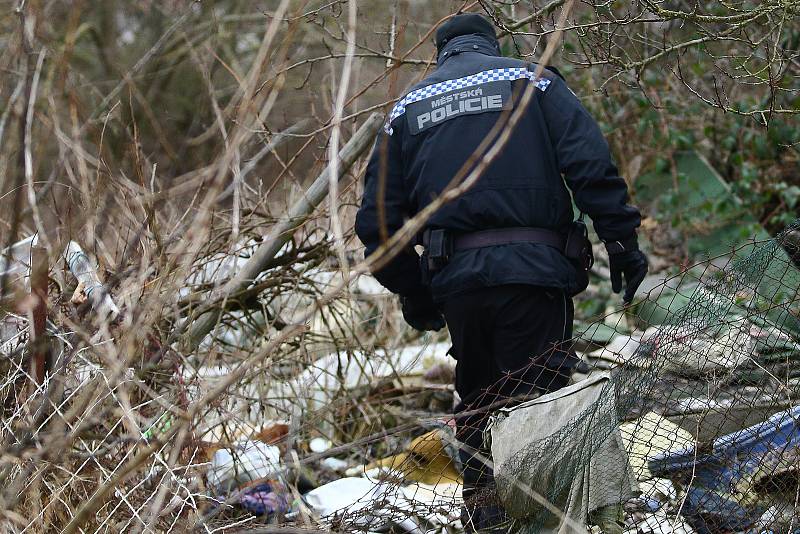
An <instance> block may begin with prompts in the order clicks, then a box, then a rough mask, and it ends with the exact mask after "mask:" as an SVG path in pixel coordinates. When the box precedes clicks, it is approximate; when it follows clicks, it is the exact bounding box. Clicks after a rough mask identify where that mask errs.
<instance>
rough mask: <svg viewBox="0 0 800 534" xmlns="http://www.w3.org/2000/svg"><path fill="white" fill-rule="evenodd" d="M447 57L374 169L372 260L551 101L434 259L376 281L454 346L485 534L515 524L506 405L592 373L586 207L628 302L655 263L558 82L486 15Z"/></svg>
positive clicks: (398, 265)
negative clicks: (575, 369) (510, 515)
mask: <svg viewBox="0 0 800 534" xmlns="http://www.w3.org/2000/svg"><path fill="white" fill-rule="evenodd" d="M436 47H437V50H438V60H437V68H436V70H435V71H434V72H433V73H431V74H430V75H429V76H428V77H427V78H425V79H424V80H423V81H422V82H420V83H419V84H417V85H416V86H414V87H413V88H412V89H411V90H410V91H409V92H408V93H407V94H406V95H405V96H404V97H403V98H402V99H400V100H399V101H398V103H397V104H396V105H395V106H394V108H393V110H392V111H391V114H390V116H389V119H388V121H387V123H386V125H385V127H384V131H383V132H381V133H380V135H379V136H378V140H377V142H376V145H375V148H374V151H373V153H372V156H371V160H370V162H369V164H368V167H367V172H366V178H365V190H364V197H363V201H362V205H361V208H360V210H359V212H358V216H357V219H356V232H357V234H358V236H359V238H360V239H361V241H362V242H363V243H364V245H365V247H366V254H367V255H369V254H371V253H372V252H374V251H375V250H376V249H377V248H379V247H380V246H381V244H382V243H384V242H385V239H386V238H387V237H391V236H392V235H393V234H394V233H395V232H396V231H398V230H399V229H400V228H401V227H402V226H403V224H404V222H405V221H406V220H407V219H408V218H409V217H412V216H414V215H415V214H416V213H418V212H419V210H421V209H423V208H424V207H425V206H426V205H428V204H429V203H430V202H431V201H432V200H433V199H435V198H436V197H437V196H439V195H440V194H441V192H442V191H443V190H444V189H445V187H446V186H447V185H448V183H449V182H450V181H451V180H452V179H453V177H454V176H456V174H457V173H458V172H459V170H460V169H461V168H462V167H463V166H464V165H465V164H466V165H470V163H469V162H468V160H469V158H470V156H472V155H473V153H474V152H475V151H476V148H477V147H478V146H479V145H480V143H481V141H483V139H484V137H486V136H487V134H489V132H490V131H491V130H492V128H493V126H495V123H496V122H497V121H498V119H499V118H500V117H501V116H502V113H503V112H504V110H506V112H507V113H508V112H509V111H508V110H513V109H515V106H518V105H520V104H519V100H520V95H521V93H522V92H523V90H524V89H525V87H526V86H527V85H528V84H535V86H536V89H535V93H534V96H533V98H531V99H530V100H529V102H528V104H527V106H526V108H525V109H524V110H523V113H522V115H521V117H520V120H519V121H518V123H517V124H516V126H515V128H514V130H513V134H512V137H511V138H510V139H509V140H508V142H507V143H506V145H505V146H504V147H503V149H502V151H501V152H500V153H499V154H498V155H497V157H496V158H495V159H493V160H492V161H491V162H490V163H489V165H488V166H487V168H486V169H485V170H484V172H483V173H482V174H481V176H480V178H479V179H478V181H477V183H476V184H475V185H474V186H473V187H471V188H470V189H469V190H468V191H467V192H466V193H465V194H463V195H461V196H460V197H458V198H457V199H455V200H453V201H451V202H449V203H447V204H445V205H444V206H443V207H441V208H440V209H439V210H437V211H436V212H435V214H434V215H433V216H432V217H431V218H430V219H429V220H428V221H427V223H426V226H425V231H424V233H423V234H422V235H421V236H419V243H418V244H422V245H424V247H425V252H424V254H423V256H422V258H420V257H419V255H418V254H417V252H416V251H415V249H414V248H413V247H412V246H409V247H407V248H406V249H404V250H403V251H402V252H401V253H399V254H398V255H396V256H395V257H394V258H393V260H392V261H391V262H389V263H388V264H387V265H385V266H384V267H382V268H381V269H379V270H376V271H375V272H374V273H373V274H374V276H375V277H376V278H377V280H378V281H379V282H380V283H381V284H383V285H384V286H385V287H386V288H387V289H389V290H390V291H392V292H393V293H397V294H398V295H400V299H401V302H402V310H403V316H404V318H405V320H406V322H408V324H409V325H411V326H412V327H414V328H415V329H417V330H423V331H424V330H439V329H441V328H443V327H444V326H445V321H446V324H447V326H448V329H449V331H450V336H451V340H452V349H451V354H452V356H453V357H454V358H455V359H456V360H457V365H456V391H457V392H458V394H459V397H460V403H459V405H458V406H457V407H456V409H455V411H456V427H457V432H456V436H457V438H458V439H459V441H460V442H461V446H462V450H461V457H462V462H463V464H464V473H463V474H464V499H465V512H464V516H463V517H464V521H465V522H466V523H467V524H466V525H465V526H466V528H467V529H468V530H472V531H474V530H476V529H483V528H487V527H491V526H492V525H496V524H497V522H498V521H499V520H500V518H499V514H501V511H500V510H499V508H498V507H497V505H496V504H493V503H492V502H491V499H490V497H489V496H490V495H491V484H492V475H491V470H489V469H487V468H486V462H485V461H484V460H485V458H486V457H487V456H488V454H489V453H488V451H486V450H484V449H483V441H482V432H483V430H484V428H485V423H486V414H487V413H488V412H489V411H491V410H492V409H494V408H496V407H497V405H498V402H504V401H507V400H508V399H516V400H517V401H518V400H521V399H523V398H524V397H525V396H526V395H530V394H532V393H534V392H548V391H553V390H555V389H558V388H560V387H563V386H564V385H566V384H567V382H568V380H569V375H570V370H571V367H572V366H573V365H574V364H575V363H576V361H577V359H576V358H575V356H574V355H573V354H571V352H570V351H569V350H568V348H567V346H566V343H565V341H566V340H569V339H570V338H571V337H572V320H573V306H572V300H571V296H572V295H574V294H575V293H576V292H578V291H580V290H581V289H582V287H581V286H582V285H583V284H582V283H581V277H582V276H583V277H585V274H586V273H585V272H581V270H582V266H583V268H585V267H586V265H585V264H581V262H580V261H576V260H575V258H574V257H571V256H570V255H569V254H568V253H567V249H568V247H569V245H568V243H567V241H568V240H569V239H573V235H574V232H571V229H574V227H575V224H574V222H573V219H574V217H573V208H572V200H574V203H575V205H576V206H577V207H578V209H579V210H580V211H581V212H582V213H585V214H588V215H589V217H591V219H592V221H593V223H594V228H595V231H596V233H597V235H598V236H599V237H600V239H601V240H603V242H604V243H605V245H606V247H607V249H608V253H609V261H610V270H611V281H612V288H613V290H614V291H615V292H617V293H619V292H620V291H622V289H623V278H624V279H625V286H626V287H625V288H624V289H625V293H624V297H623V300H624V301H625V302H630V300H631V299H632V298H633V295H634V293H635V292H636V289H637V287H638V286H639V284H640V283H641V281H642V279H643V278H644V276H645V275H646V273H647V258H646V257H645V255H644V254H643V253H642V252H640V251H639V248H638V245H637V237H636V229H637V227H638V226H639V223H640V215H639V211H638V210H637V209H636V208H634V207H633V206H630V205H629V204H627V201H628V190H627V186H626V184H625V181H624V180H623V179H622V178H621V177H620V176H619V174H618V171H617V168H616V166H615V165H614V163H613V162H612V159H611V155H610V153H609V148H608V145H607V143H606V141H605V140H604V138H603V135H602V134H601V132H600V129H599V128H598V126H597V124H596V123H595V121H594V120H593V119H592V117H591V116H590V115H589V113H587V111H586V110H585V109H584V108H583V106H581V104H580V102H579V101H578V99H577V98H576V96H575V95H574V94H573V93H572V91H571V90H570V89H569V88H568V87H567V84H566V83H565V82H564V80H563V79H562V78H561V77H560V75H559V74H558V72H557V71H555V70H544V72H543V74H541V75H540V77H539V78H536V77H535V74H534V71H535V69H536V65H531V64H530V63H526V62H524V61H521V60H518V59H511V58H505V57H502V56H501V54H500V46H499V43H498V41H497V37H496V34H495V31H494V27H493V25H492V24H491V23H490V22H489V21H488V20H487V19H485V18H484V17H482V16H481V15H478V14H472V13H470V14H461V15H456V16H454V17H452V18H451V19H449V20H448V21H447V22H446V23H445V24H444V25H442V26H441V27H440V28H439V30H438V32H437V34H436ZM473 165H474V163H473ZM570 191H571V193H572V196H570ZM412 245H413V244H412ZM584 284H585V281H584Z"/></svg>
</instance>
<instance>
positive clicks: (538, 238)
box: [453, 228, 566, 252]
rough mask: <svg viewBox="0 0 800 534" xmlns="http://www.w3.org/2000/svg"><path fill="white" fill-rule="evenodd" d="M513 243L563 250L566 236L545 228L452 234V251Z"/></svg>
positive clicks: (503, 229) (499, 229)
mask: <svg viewBox="0 0 800 534" xmlns="http://www.w3.org/2000/svg"><path fill="white" fill-rule="evenodd" d="M513 243H538V244H541V245H548V246H551V247H553V248H557V249H558V250H560V251H562V252H563V251H564V248H565V247H566V238H565V237H564V236H562V235H561V234H559V233H557V232H554V231H553V230H547V229H545V228H496V229H492V230H482V231H480V232H472V233H469V234H460V235H455V236H453V251H454V252H456V251H459V250H469V249H473V248H484V247H494V246H497V245H510V244H513Z"/></svg>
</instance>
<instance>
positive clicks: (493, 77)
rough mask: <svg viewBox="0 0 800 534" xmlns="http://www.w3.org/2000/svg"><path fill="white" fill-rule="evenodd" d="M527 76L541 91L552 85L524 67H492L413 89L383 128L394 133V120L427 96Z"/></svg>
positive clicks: (396, 107) (396, 106) (394, 109)
mask: <svg viewBox="0 0 800 534" xmlns="http://www.w3.org/2000/svg"><path fill="white" fill-rule="evenodd" d="M523 78H527V79H529V80H531V81H533V82H534V83H535V84H536V87H537V88H538V89H539V90H540V91H545V90H546V89H547V87H548V86H549V85H550V80H549V79H547V78H542V77H539V78H535V73H534V72H532V71H530V70H528V69H527V68H524V67H514V68H504V69H491V70H485V71H483V72H479V73H477V74H472V75H470V76H465V77H463V78H456V79H454V80H445V81H443V82H439V83H434V84H431V85H426V86H425V87H420V88H419V89H415V90H414V91H411V92H410V93H408V94H407V95H406V96H404V97H403V98H402V99H401V100H400V101H399V102H397V104H395V106H394V108H393V109H392V112H391V113H390V114H389V120H388V121H387V122H386V124H385V125H384V127H383V129H384V131H385V132H386V133H388V134H389V135H392V133H393V130H392V126H391V124H392V122H393V121H394V120H395V119H396V118H398V117H400V116H401V115H403V114H404V113H405V112H406V108H407V107H408V106H409V105H411V104H413V103H415V102H419V101H420V100H425V99H426V98H430V97H434V96H439V95H442V94H445V93H450V92H453V91H457V90H463V89H468V88H470V87H474V86H476V85H482V84H486V83H489V82H497V81H503V80H509V81H514V80H521V79H523Z"/></svg>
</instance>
